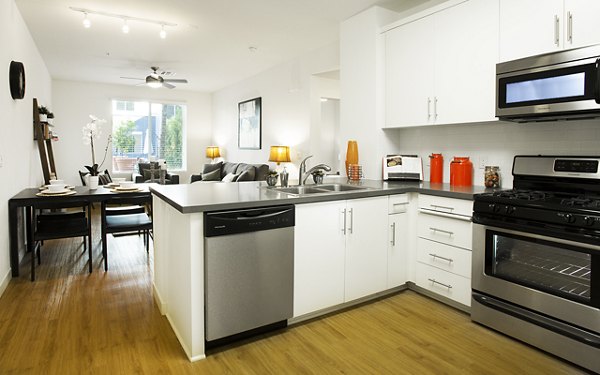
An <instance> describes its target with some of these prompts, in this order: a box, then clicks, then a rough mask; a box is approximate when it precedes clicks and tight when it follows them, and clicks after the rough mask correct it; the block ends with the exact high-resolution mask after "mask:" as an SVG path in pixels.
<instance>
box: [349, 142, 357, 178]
mask: <svg viewBox="0 0 600 375" xmlns="http://www.w3.org/2000/svg"><path fill="white" fill-rule="evenodd" d="M350 164H358V144H357V143H356V141H348V149H347V150H346V176H349V174H348V170H349V166H350Z"/></svg>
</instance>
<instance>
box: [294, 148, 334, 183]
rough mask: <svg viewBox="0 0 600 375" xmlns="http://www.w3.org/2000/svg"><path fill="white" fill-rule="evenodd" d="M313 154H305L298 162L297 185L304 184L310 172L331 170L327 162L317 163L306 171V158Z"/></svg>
mask: <svg viewBox="0 0 600 375" xmlns="http://www.w3.org/2000/svg"><path fill="white" fill-rule="evenodd" d="M312 157H313V155H310V156H307V157H305V158H304V160H302V161H301V162H300V168H299V174H298V185H304V184H305V183H306V179H307V178H308V176H310V174H311V173H313V172H314V171H317V170H324V171H325V172H331V167H330V166H328V165H327V164H317V165H315V166H314V167H312V168H311V169H309V170H308V171H307V170H306V160H308V158H312Z"/></svg>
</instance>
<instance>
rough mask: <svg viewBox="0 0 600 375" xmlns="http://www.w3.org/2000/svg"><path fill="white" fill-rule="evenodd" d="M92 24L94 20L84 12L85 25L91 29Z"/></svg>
mask: <svg viewBox="0 0 600 375" xmlns="http://www.w3.org/2000/svg"><path fill="white" fill-rule="evenodd" d="M90 26H92V21H90V19H89V18H88V16H87V13H83V27H85V28H86V29H89V28H90Z"/></svg>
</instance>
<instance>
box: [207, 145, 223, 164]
mask: <svg viewBox="0 0 600 375" xmlns="http://www.w3.org/2000/svg"><path fill="white" fill-rule="evenodd" d="M206 157H207V158H209V159H212V162H213V163H214V161H215V158H220V157H221V150H219V146H208V147H207V148H206Z"/></svg>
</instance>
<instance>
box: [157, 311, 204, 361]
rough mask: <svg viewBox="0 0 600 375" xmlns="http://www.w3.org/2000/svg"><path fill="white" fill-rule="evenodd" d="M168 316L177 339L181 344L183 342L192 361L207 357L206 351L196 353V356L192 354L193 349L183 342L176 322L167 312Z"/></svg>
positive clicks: (184, 348)
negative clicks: (174, 322)
mask: <svg viewBox="0 0 600 375" xmlns="http://www.w3.org/2000/svg"><path fill="white" fill-rule="evenodd" d="M166 317H167V320H168V321H169V324H170V325H171V329H172V330H173V332H175V336H176V337H177V340H179V344H181V347H182V348H183V351H184V352H185V355H186V356H187V357H188V359H189V360H190V362H196V361H199V360H201V359H204V358H206V354H204V353H202V354H199V355H195V356H192V355H191V353H192V352H191V350H190V349H189V348H188V346H187V345H186V344H185V343H184V342H183V340H182V337H181V335H180V334H179V331H178V330H177V327H176V326H175V324H173V321H172V320H171V317H170V316H169V314H167V315H166Z"/></svg>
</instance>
